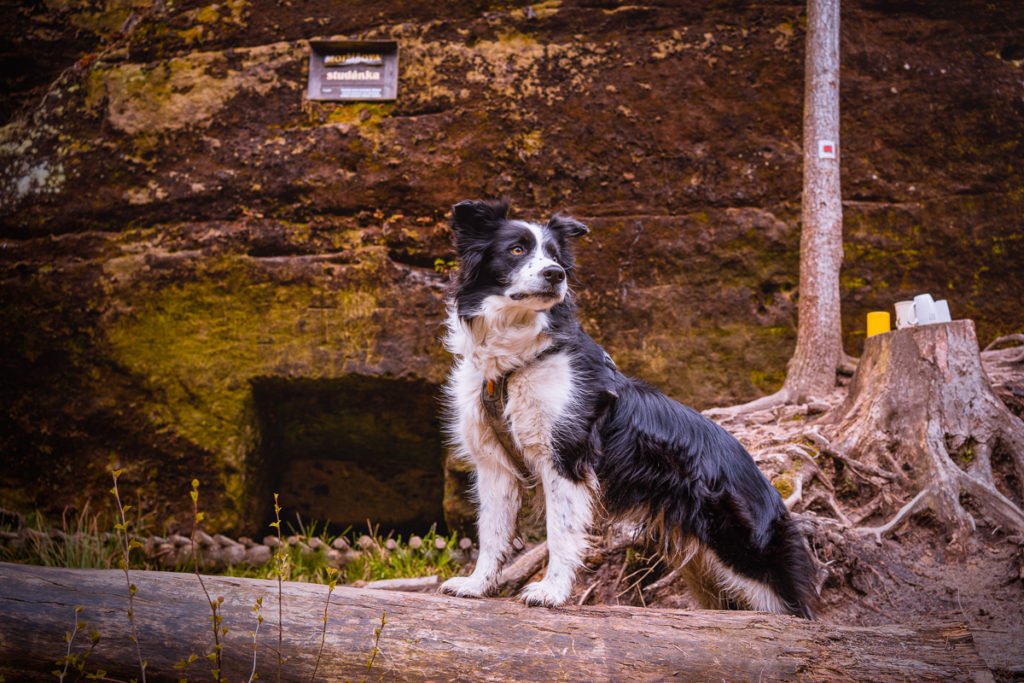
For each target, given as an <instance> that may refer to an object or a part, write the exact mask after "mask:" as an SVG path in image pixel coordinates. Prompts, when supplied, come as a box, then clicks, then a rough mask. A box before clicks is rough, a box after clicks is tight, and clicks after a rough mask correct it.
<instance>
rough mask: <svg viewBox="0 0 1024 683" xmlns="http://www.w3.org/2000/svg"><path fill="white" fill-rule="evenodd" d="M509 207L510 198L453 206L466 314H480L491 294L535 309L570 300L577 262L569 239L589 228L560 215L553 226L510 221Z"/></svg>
mask: <svg viewBox="0 0 1024 683" xmlns="http://www.w3.org/2000/svg"><path fill="white" fill-rule="evenodd" d="M508 208H509V206H508V202H506V201H465V202H460V203H458V204H456V205H455V206H454V207H452V218H451V226H452V232H453V233H454V234H455V249H456V251H457V252H458V254H459V272H458V276H457V279H456V283H455V285H456V292H455V301H456V305H457V306H458V313H459V315H460V316H463V317H469V316H473V315H475V314H477V313H478V312H479V311H480V309H481V306H482V305H483V303H484V301H485V300H487V299H488V298H490V297H498V298H499V299H501V303H502V305H504V306H516V307H521V308H529V309H532V310H535V311H545V310H548V309H550V308H551V307H552V306H555V305H556V304H558V303H560V302H562V301H563V300H565V297H566V294H567V292H568V289H569V285H568V281H567V280H568V276H569V273H570V272H571V271H572V268H573V265H574V263H575V261H574V259H573V254H572V249H571V248H570V245H569V240H570V238H573V237H579V236H580V235H584V234H586V233H588V232H589V230H588V229H587V227H586V226H585V225H583V224H582V223H580V222H579V221H575V220H573V219H571V218H568V217H565V216H560V215H558V214H556V215H555V216H553V217H552V218H551V220H549V221H548V223H547V225H539V224H537V223H528V222H526V221H520V220H510V219H509V217H508Z"/></svg>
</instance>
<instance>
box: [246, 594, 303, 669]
mask: <svg viewBox="0 0 1024 683" xmlns="http://www.w3.org/2000/svg"><path fill="white" fill-rule="evenodd" d="M252 611H253V612H255V613H256V628H255V629H253V632H252V671H251V672H250V673H249V681H248V683H252V681H253V680H254V679H255V678H256V637H257V636H258V635H259V633H260V625H261V624H262V623H263V596H262V595H261V596H260V597H258V598H256V604H255V605H253V607H252ZM318 661H319V660H318Z"/></svg>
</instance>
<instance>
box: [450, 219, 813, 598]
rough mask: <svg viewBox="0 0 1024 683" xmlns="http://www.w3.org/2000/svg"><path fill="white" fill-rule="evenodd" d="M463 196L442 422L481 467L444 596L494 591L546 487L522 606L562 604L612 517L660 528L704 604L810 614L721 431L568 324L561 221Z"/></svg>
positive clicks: (780, 522)
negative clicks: (543, 546)
mask: <svg viewBox="0 0 1024 683" xmlns="http://www.w3.org/2000/svg"><path fill="white" fill-rule="evenodd" d="M508 210H509V206H508V203H507V202H503V201H466V202H461V203H459V204H456V205H455V207H454V208H453V213H452V218H451V227H452V231H453V233H454V237H455V247H456V250H457V252H458V257H459V268H458V271H457V274H456V276H455V279H454V282H453V291H452V296H451V299H450V302H449V316H448V321H447V327H448V330H447V336H446V339H445V344H446V346H447V348H448V350H449V351H450V352H451V353H452V354H453V355H454V356H455V362H454V365H453V368H452V372H451V375H450V377H449V380H448V383H447V386H446V409H447V419H446V425H447V429H448V431H449V436H450V439H451V442H452V444H453V446H454V449H455V453H456V455H457V456H459V457H461V458H464V459H466V460H468V461H469V462H470V463H472V465H473V466H474V469H475V496H476V499H477V503H478V511H477V512H478V524H477V526H478V530H479V538H480V555H479V559H478V560H477V563H476V567H475V568H474V569H473V572H472V573H471V574H470V575H469V576H464V577H456V578H452V579H449V580H448V581H446V582H445V583H444V584H442V586H441V589H440V590H441V591H443V592H445V593H448V594H451V595H456V596H466V597H481V596H484V595H487V594H488V592H489V591H491V590H492V589H493V588H494V587H495V583H496V581H497V578H498V574H499V571H500V569H501V565H502V562H503V561H504V560H505V559H506V558H507V556H508V554H509V551H510V550H511V548H512V543H513V539H514V537H515V534H516V520H517V515H518V512H519V509H520V503H521V493H522V490H523V487H524V486H529V485H534V484H537V483H539V484H540V485H541V486H542V488H543V491H544V503H545V514H546V525H547V539H548V567H547V572H546V574H545V576H544V578H543V580H541V581H537V582H534V583H531V584H529V585H527V586H526V588H525V589H524V590H523V592H522V594H521V599H522V600H523V601H525V602H526V603H527V604H530V605H547V606H557V605H561V604H563V603H565V602H566V600H568V598H569V596H570V593H571V591H572V587H573V582H574V580H575V577H576V574H577V572H578V571H579V569H580V567H581V566H582V564H583V559H584V554H585V552H586V550H587V547H588V539H589V532H590V530H591V529H592V528H593V527H594V525H595V524H596V522H597V521H598V520H597V519H596V518H597V517H598V515H599V514H600V515H601V516H604V515H608V516H611V517H615V518H620V519H627V520H631V521H633V522H635V523H636V524H638V525H639V526H640V527H641V528H642V529H644V530H645V532H647V533H650V534H652V535H654V537H655V538H657V540H658V543H659V545H660V546H661V547H662V548H664V550H665V551H666V552H667V554H668V555H669V556H670V558H671V559H672V560H674V561H675V562H677V563H678V565H679V566H681V567H682V572H681V574H682V576H683V579H684V581H685V582H686V584H687V586H688V587H689V588H690V590H691V591H692V592H693V593H694V595H695V596H696V597H697V598H698V599H699V600H700V601H701V603H702V604H703V605H705V606H706V607H709V608H712V609H729V608H740V609H753V610H762V611H771V612H779V613H787V614H795V615H798V616H802V617H807V618H813V615H812V611H811V605H812V601H813V595H814V592H813V590H812V587H811V576H812V563H811V559H810V555H809V553H808V551H807V549H806V547H805V544H804V541H803V538H802V537H801V535H800V533H799V531H798V529H797V526H796V524H795V522H794V521H793V519H792V518H791V517H790V516H789V514H788V512H787V510H786V508H785V506H784V505H783V503H782V497H781V496H780V495H779V493H778V492H777V491H776V490H775V489H774V487H772V485H771V484H770V483H769V482H768V480H767V479H766V478H765V476H764V475H763V474H762V473H761V471H760V470H758V468H757V465H755V464H754V460H753V458H751V457H750V454H749V453H747V451H746V450H745V449H744V448H743V446H741V445H740V443H739V442H738V441H737V440H736V439H735V438H734V437H733V436H732V435H730V434H729V433H728V432H726V431H725V430H724V429H722V428H721V427H720V426H719V425H717V424H716V423H715V422H712V421H711V420H710V419H708V418H706V417H704V416H703V415H701V414H700V413H698V412H696V411H695V410H693V409H691V408H688V407H686V406H683V405H681V404H679V403H677V402H675V401H673V400H672V399H670V398H668V397H666V396H665V395H664V394H662V393H661V392H659V391H657V390H656V389H654V388H652V387H650V386H649V385H647V384H644V383H643V382H641V381H639V380H636V379H632V378H629V377H626V376H624V375H623V374H622V373H620V372H619V371H618V370H617V369H616V368H615V364H614V363H613V362H612V360H611V358H610V357H609V356H608V354H607V353H605V352H604V350H603V349H602V348H601V347H600V346H598V345H597V343H595V342H594V341H593V340H592V339H591V338H590V337H589V336H587V334H586V333H585V332H584V331H583V329H582V328H581V327H580V325H579V323H578V322H577V321H576V319H575V316H574V312H575V307H574V305H573V303H572V299H571V296H570V292H569V288H568V282H567V278H568V277H569V275H570V273H571V272H572V269H573V266H574V260H573V255H572V250H571V247H570V240H571V239H572V238H574V237H578V236H580V235H583V234H585V233H587V232H589V231H588V229H587V227H586V226H584V225H583V224H582V223H579V222H578V221H575V220H573V219H571V218H568V217H565V216H561V215H555V216H554V217H553V218H551V220H550V221H548V223H547V224H546V225H539V224H535V223H530V222H526V221H521V220H510V219H509V217H508Z"/></svg>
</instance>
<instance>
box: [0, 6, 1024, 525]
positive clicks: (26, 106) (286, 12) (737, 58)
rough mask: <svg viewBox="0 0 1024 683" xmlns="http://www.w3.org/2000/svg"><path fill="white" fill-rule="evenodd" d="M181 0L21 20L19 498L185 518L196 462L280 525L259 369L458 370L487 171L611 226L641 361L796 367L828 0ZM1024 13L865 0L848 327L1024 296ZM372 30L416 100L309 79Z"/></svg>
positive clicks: (986, 332) (992, 321)
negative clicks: (923, 297)
mask: <svg viewBox="0 0 1024 683" xmlns="http://www.w3.org/2000/svg"><path fill="white" fill-rule="evenodd" d="M165 7H169V9H161V8H160V4H159V3H158V4H157V5H156V6H154V5H152V4H151V3H141V4H140V3H138V2H136V1H135V0H128V1H126V2H120V1H114V0H111V1H110V2H105V3H98V4H97V3H95V2H78V1H75V2H57V3H52V2H51V3H47V4H46V7H45V8H42V7H39V8H34V9H33V8H32V7H29V6H26V7H25V8H19V9H18V11H16V12H12V13H11V17H9V23H8V25H7V26H6V27H5V29H4V30H5V32H6V35H5V38H7V42H6V44H7V45H9V48H8V50H7V52H6V53H5V55H6V56H5V59H6V60H7V62H5V64H7V66H8V67H9V68H6V69H2V70H0V87H2V89H3V92H4V94H5V97H4V98H0V116H2V119H0V122H2V124H3V127H2V128H0V230H2V233H3V234H2V235H0V242H2V246H0V278H2V282H3V286H2V287H0V307H2V311H3V313H4V318H5V321H8V322H9V324H7V325H5V326H4V329H3V330H2V332H0V335H2V336H0V339H2V341H3V343H4V348H5V350H6V351H7V352H6V353H5V354H3V360H2V361H0V364H2V367H3V369H4V372H5V373H6V375H5V376H6V377H9V378H11V380H10V381H9V382H5V383H4V384H3V386H2V387H0V398H2V399H3V400H4V401H5V405H7V406H9V409H8V411H7V412H6V414H5V415H4V416H0V421H2V424H0V427H2V430H0V434H2V436H0V444H2V448H3V455H4V458H5V462H10V463H11V464H10V466H9V467H6V468H5V469H4V471H3V472H2V473H0V505H4V506H10V507H15V508H18V509H23V510H26V511H30V510H32V509H34V508H39V509H41V510H47V511H50V512H58V513H59V511H60V510H61V509H62V508H63V507H64V506H65V505H68V504H71V505H76V506H78V507H81V506H83V505H84V504H85V502H86V501H89V500H92V501H93V505H98V504H99V503H100V501H103V500H107V496H106V494H105V491H106V490H107V489H108V488H109V480H108V477H109V475H108V473H107V471H108V469H109V468H110V467H111V466H112V465H115V464H116V465H121V466H124V467H126V470H125V474H124V475H122V482H123V484H124V486H123V488H125V489H126V490H137V491H139V492H140V494H141V495H142V496H143V498H144V500H145V503H146V504H147V506H148V508H149V509H152V510H154V512H156V513H157V515H158V516H159V517H160V518H161V519H162V520H170V521H169V523H171V524H172V525H174V524H178V525H185V526H187V524H188V500H187V491H188V489H189V482H190V481H191V479H192V478H193V477H197V478H199V479H200V480H201V481H202V482H203V487H202V500H203V504H204V506H205V507H206V508H207V511H208V518H209V519H210V520H211V524H212V525H216V526H218V527H220V528H223V529H225V530H228V529H231V528H236V529H246V530H254V529H255V527H256V526H258V525H259V524H262V523H263V521H264V520H263V512H262V510H264V509H265V506H266V501H263V502H260V503H254V502H253V497H261V498H265V497H266V491H265V486H264V484H263V483H259V482H264V483H265V481H266V477H267V474H266V472H263V471H260V470H259V460H260V457H261V455H260V454H261V453H262V451H261V448H262V446H263V445H264V444H263V442H262V441H261V438H262V437H261V435H262V431H261V429H260V420H261V417H260V415H261V413H260V410H259V408H258V406H257V402H256V399H255V398H254V386H255V385H254V382H257V383H258V382H260V381H266V382H275V381H280V382H294V383H295V386H296V387H302V386H306V385H304V384H303V382H312V383H318V382H325V383H328V385H329V386H333V387H338V386H343V385H344V382H345V381H347V378H352V377H355V378H362V379H360V380H359V381H363V379H366V378H371V379H372V378H383V379H384V380H396V381H400V382H405V381H408V382H414V383H415V382H420V383H423V386H429V387H437V386H438V385H439V384H440V383H441V381H442V380H443V377H444V375H445V372H446V368H447V365H448V363H449V360H450V359H449V358H448V357H447V355H446V354H445V352H444V351H443V350H442V348H441V345H440V342H439V341H438V338H439V337H440V335H441V322H442V320H443V317H444V303H443V296H444V286H445V276H446V273H447V271H448V270H449V269H450V268H451V264H452V261H453V259H454V254H453V253H452V250H451V247H450V240H449V237H450V236H449V234H448V230H447V228H446V225H445V223H446V215H447V212H448V210H449V207H450V206H451V205H452V204H453V203H455V202H457V201H459V200H462V199H467V198H475V197H488V196H502V195H504V196H508V197H509V198H511V199H512V201H513V206H514V211H515V212H516V214H515V215H516V216H518V217H523V218H528V219H535V220H546V219H547V218H548V217H549V216H550V215H551V214H552V213H553V212H555V211H559V210H564V211H568V212H569V213H572V214H574V215H576V216H578V217H581V218H582V219H583V220H584V221H585V222H587V223H588V224H589V225H590V226H591V228H592V234H591V235H590V236H589V237H586V238H584V239H583V240H581V241H580V243H579V245H578V251H579V266H580V267H579V269H578V272H577V274H576V282H575V283H574V285H573V287H574V290H575V291H576V293H577V301H578V303H579V308H580V318H581V321H582V323H583V325H584V327H585V328H586V330H587V331H588V332H590V333H591V334H592V335H593V336H594V337H595V338H596V339H597V340H598V341H599V342H600V343H601V344H603V345H604V346H605V347H606V348H607V349H608V350H609V352H610V353H611V354H612V356H613V357H614V358H615V359H616V361H617V362H618V364H619V366H620V367H621V368H622V369H623V370H625V371H627V372H629V373H630V374H634V375H638V376H640V377H643V378H644V379H646V380H648V381H650V382H652V383H654V384H655V385H657V386H659V387H660V388H662V389H664V390H665V391H666V392H667V393H669V394H670V395H671V396H673V397H675V398H677V399H679V400H682V401H685V402H687V403H690V404H692V405H695V406H696V407H698V408H703V407H707V406H709V405H712V404H727V403H733V402H737V401H742V400H747V399H751V398H754V397H756V396H757V395H760V394H763V393H766V392H769V391H772V390H774V389H775V388H777V387H778V386H779V384H780V383H781V381H782V378H783V376H784V373H785V363H786V361H787V359H788V358H789V356H790V354H791V352H792V348H793V345H794V340H795V329H796V309H797V306H796V303H797V302H796V293H797V275H798V265H799V254H798V250H799V216H800V191H801V149H800V145H801V129H800V126H801V106H802V97H803V95H802V92H803V74H802V70H803V49H802V45H803V40H804V26H805V23H804V21H803V16H802V13H803V5H802V4H794V5H785V4H773V5H770V6H769V5H751V6H744V7H741V8H737V7H736V6H735V5H730V6H728V7H725V6H724V5H723V6H721V7H719V6H718V5H714V4H712V6H709V7H704V8H699V10H698V9H694V8H690V9H688V8H686V7H670V6H664V7H663V6H657V5H650V6H648V5H643V4H640V5H629V6H622V7H603V6H595V5H592V4H586V3H583V4H579V3H573V2H561V3H559V2H546V3H534V4H532V5H530V7H527V5H526V4H515V3H513V4H511V5H504V6H502V7H494V8H488V9H487V10H486V11H484V10H483V9H481V6H478V5H475V4H473V3H449V4H448V5H444V6H438V5H437V4H417V3H399V2H390V1H388V0H370V1H368V2H363V3H349V4H342V5H339V4H338V3H326V2H320V1H315V2H309V3H305V4H303V5H302V7H298V6H294V5H293V6H289V5H287V4H281V3H275V2H265V1H264V0H248V1H240V2H234V1H233V0H232V1H229V2H222V3H216V4H202V3H198V4H191V5H187V6H182V7H180V8H179V7H176V6H171V5H167V4H165ZM865 25H870V26H872V27H874V28H876V29H877V30H876V31H872V32H867V33H865V32H863V31H862V30H860V28H858V27H862V26H865ZM122 29H123V30H125V31H130V36H129V37H128V38H127V39H126V40H124V41H121V40H120V38H119V37H118V36H117V35H114V34H115V32H117V31H120V30H122ZM1022 30H1024V10H1022V8H1021V6H1020V3H1016V2H1010V0H1000V1H998V2H993V3H988V4H986V5H985V7H976V6H973V5H969V6H968V5H965V6H963V7H953V6H947V5H941V6H940V5H935V6H934V7H923V6H922V7H915V8H909V9H908V8H907V7H905V6H902V5H900V6H893V7H891V8H890V7H880V5H879V3H874V2H872V3H857V2H854V3H846V4H844V7H843V31H844V40H843V55H842V59H843V71H842V84H841V97H842V98H843V99H842V103H841V111H842V117H843V119H842V141H841V165H842V166H841V168H842V178H843V188H844V190H843V191H844V215H845V219H844V223H845V225H844V227H845V251H846V259H845V262H844V265H843V271H842V274H841V275H842V290H843V291H842V295H843V302H842V303H843V329H844V335H845V336H844V341H845V345H846V351H847V352H848V353H851V354H853V355H857V354H858V353H859V352H860V348H861V343H862V340H863V328H864V316H865V314H866V313H867V312H868V311H870V310H878V309H882V310H884V309H890V310H891V306H892V304H893V303H894V302H895V301H897V300H901V299H906V298H910V297H912V296H913V295H914V294H918V293H920V292H923V291H929V292H931V293H932V294H933V295H935V296H936V297H937V298H948V299H949V301H950V307H951V309H952V312H953V314H954V316H956V317H970V318H973V319H974V320H975V323H976V326H977V330H978V334H979V338H980V340H981V342H982V343H983V344H985V343H987V342H988V341H989V340H990V339H992V338H993V337H995V336H997V335H999V334H1004V333H1008V332H1017V331H1020V330H1021V329H1022V328H1024V308H1022V307H1021V306H1020V301H1021V300H1022V299H1024V284H1022V283H1024V272H1022V269H1024V259H1022V258H1021V254H1022V253H1024V251H1022V244H1021V237H1020V233H1021V230H1020V219H1019V217H1020V216H1021V215H1024V190H1022V188H1024V166H1022V165H1021V163H1020V159H1021V158H1022V157H1024V154H1022V152H1024V150H1022V149H1021V145H1022V144H1024V142H1022V141H1024V104H1022V101H1021V99H1020V98H1019V97H1008V96H1007V95H1006V93H1015V92H1018V91H1019V87H1020V85H1019V82H1020V69H1021V65H1020V63H1019V61H1014V59H1013V56H1014V55H1015V54H1016V51H1015V49H1014V48H1013V46H1015V45H1019V41H1020V38H1019V36H1020V34H1021V31H1022ZM352 35H358V37H360V38H365V39H374V38H388V39H394V40H397V41H398V42H399V46H400V74H399V97H398V99H397V100H396V101H395V102H386V103H367V102H362V103H330V102H308V101H305V100H304V97H303V93H304V90H305V86H306V82H305V79H306V68H307V65H306V61H307V58H308V45H307V41H308V40H309V39H310V38H312V37H332V36H333V37H348V36H352ZM891 35H900V36H901V39H900V41H899V42H898V43H893V42H892V41H891V40H890V39H889V37H890V36H891ZM937 45H941V50H940V49H937V48H936V46H937ZM72 65H74V66H72ZM366 381H370V380H369V379H366ZM335 383H340V384H335ZM309 386H310V387H313V386H314V385H309ZM316 386H319V385H316ZM382 386H383V385H382ZM311 391H312V389H311ZM318 391H319V390H318ZM380 391H382V392H386V391H387V389H383V388H382V389H381V390H380ZM312 393H313V394H316V391H312ZM328 393H330V392H328ZM317 395H319V394H317ZM325 400H326V399H325ZM333 400H334V399H331V400H330V401H327V403H328V404H330V403H331V401H333ZM294 404H295V405H300V404H301V401H299V400H297V399H296V400H295V401H294ZM421 407H422V406H421ZM416 414H419V413H418V412H417V413H416ZM318 419H319V418H318ZM435 428H436V427H431V428H429V430H434V429H435ZM423 429H428V428H426V427H424V428H423ZM331 433H336V432H331ZM436 437H437V434H434V435H433V436H432V437H431V438H436ZM318 438H320V437H318ZM331 438H340V437H331ZM314 441H315V440H314ZM304 443H311V442H304ZM304 448H305V447H304ZM414 450H415V449H414ZM296 457H297V458H298V459H302V458H301V457H300V456H296ZM314 460H315V459H314ZM314 465H315V463H312V464H310V467H309V468H307V469H306V470H302V471H303V472H307V473H308V472H313V471H314V470H315V469H316V468H315V466H314ZM321 465H323V463H321ZM325 467H326V466H325ZM331 467H336V465H333V464H332V465H331ZM328 469H330V468H328ZM296 471H298V470H296ZM332 471H334V470H332ZM340 471H341V470H338V472H340ZM41 473H44V474H45V476H41ZM350 474H351V476H352V477H356V476H357V474H358V475H359V476H360V477H363V474H365V472H362V473H359V472H356V471H355V470H351V472H350ZM435 474H436V473H435ZM446 475H447V480H446V483H445V485H446V486H447V487H448V491H449V492H448V494H446V497H445V501H444V506H445V510H446V515H447V516H448V517H449V519H451V520H456V519H462V520H464V519H465V518H467V517H468V516H470V513H471V506H469V505H468V504H467V502H466V500H465V498H464V497H462V494H461V493H459V492H461V491H464V490H465V487H466V480H467V477H466V473H465V472H461V471H457V470H456V469H455V468H454V467H449V468H448V470H447V472H446ZM336 476H338V477H340V478H344V477H345V476H348V475H345V474H343V473H342V474H336ZM423 476H424V477H427V478H429V477H428V475H425V474H424V475H423ZM430 476H433V475H430ZM362 481H363V482H364V485H363V486H361V487H360V490H361V491H363V490H364V489H365V491H363V492H364V493H365V492H366V491H376V490H380V491H383V490H384V489H386V488H387V487H388V486H392V484H394V487H393V488H395V490H401V491H405V492H406V495H407V497H408V492H409V490H410V489H409V486H408V485H406V484H402V485H399V484H398V483H396V482H391V483H388V482H377V483H372V482H370V481H369V479H366V478H365V477H364V478H363V479H362ZM319 485H320V484H316V485H315V487H316V486H319ZM315 487H314V488H315ZM403 487H404V488H403ZM329 489H330V491H331V492H332V493H331V495H333V492H334V491H338V490H344V488H339V489H335V488H333V487H329ZM431 495H434V494H431ZM364 498H365V497H364ZM108 503H109V501H108ZM346 514H347V513H346ZM431 514H440V513H437V512H436V509H435V511H434V512H433V513H431ZM336 521H337V520H336ZM397 523H398V522H396V524H397ZM460 524H461V523H460Z"/></svg>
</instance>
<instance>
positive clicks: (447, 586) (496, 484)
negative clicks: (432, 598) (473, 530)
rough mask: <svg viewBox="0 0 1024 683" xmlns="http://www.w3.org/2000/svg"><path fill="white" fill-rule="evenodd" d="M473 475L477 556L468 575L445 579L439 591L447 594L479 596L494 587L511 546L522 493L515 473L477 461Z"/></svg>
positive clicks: (493, 462) (492, 464) (486, 462)
mask: <svg viewBox="0 0 1024 683" xmlns="http://www.w3.org/2000/svg"><path fill="white" fill-rule="evenodd" d="M475 476H476V487H475V488H476V495H477V498H478V499H479V503H478V509H477V532H478V535H479V539H480V555H479V557H478V559H477V561H476V567H474V568H473V572H472V573H471V574H470V575H469V576H456V577H454V578H451V579H448V580H447V581H445V582H444V583H443V584H441V589H440V590H441V592H443V593H448V594H449V595H456V596H459V597H473V598H479V597H483V596H485V595H487V594H488V593H489V592H490V591H491V590H493V588H494V585H495V582H496V581H497V578H498V573H499V572H500V571H501V565H502V563H503V562H504V561H505V559H506V558H507V557H508V555H509V552H510V551H511V549H512V539H513V537H514V536H515V531H516V515H517V514H518V513H519V505H520V496H521V494H520V489H519V481H518V479H517V478H516V475H515V474H513V473H512V471H511V470H510V469H509V468H508V467H503V466H502V465H500V464H498V463H497V462H495V461H494V460H485V461H483V462H478V463H477V464H476V475H475Z"/></svg>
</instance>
